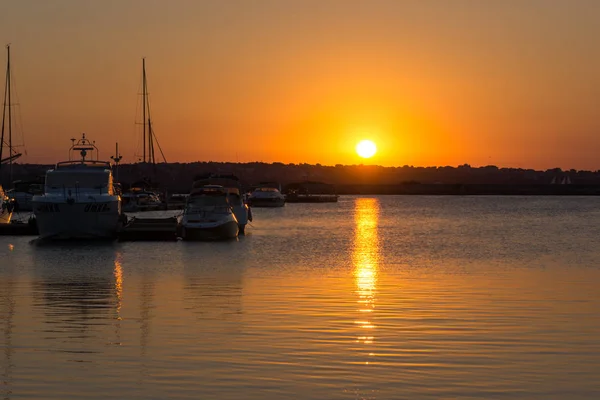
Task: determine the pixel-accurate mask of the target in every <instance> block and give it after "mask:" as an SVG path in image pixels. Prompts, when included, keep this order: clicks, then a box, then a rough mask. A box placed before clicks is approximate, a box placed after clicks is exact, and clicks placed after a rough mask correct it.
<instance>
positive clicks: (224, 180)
mask: <svg viewBox="0 0 600 400" xmlns="http://www.w3.org/2000/svg"><path fill="white" fill-rule="evenodd" d="M207 185H218V186H223V188H224V189H225V191H226V192H227V201H228V202H229V205H230V206H231V208H232V211H233V214H234V215H235V219H236V220H237V222H238V228H239V234H241V235H243V234H244V233H245V231H246V225H247V224H248V222H250V221H252V209H251V208H250V207H249V206H248V204H246V202H245V201H244V198H243V196H242V185H241V184H240V180H239V178H238V177H237V176H235V175H219V174H208V175H203V176H197V177H196V178H195V179H194V183H193V185H192V190H193V189H194V188H201V187H203V186H207Z"/></svg>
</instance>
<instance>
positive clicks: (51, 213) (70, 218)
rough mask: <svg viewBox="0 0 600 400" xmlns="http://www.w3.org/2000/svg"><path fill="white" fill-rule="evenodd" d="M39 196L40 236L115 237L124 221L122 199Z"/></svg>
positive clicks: (35, 207)
mask: <svg viewBox="0 0 600 400" xmlns="http://www.w3.org/2000/svg"><path fill="white" fill-rule="evenodd" d="M36 197H38V196H36ZM36 197H34V199H33V201H32V204H33V211H34V214H35V218H36V223H37V227H38V231H39V236H40V238H43V239H109V238H111V239H112V238H115V237H116V235H117V230H118V227H119V223H120V201H119V200H118V199H117V200H112V201H106V200H103V201H94V202H67V201H65V200H62V201H61V200H59V199H49V198H45V197H44V196H39V197H38V198H37V199H36Z"/></svg>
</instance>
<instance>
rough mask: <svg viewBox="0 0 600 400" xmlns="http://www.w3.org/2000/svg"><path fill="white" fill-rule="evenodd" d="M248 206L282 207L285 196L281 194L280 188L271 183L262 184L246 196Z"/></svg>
mask: <svg viewBox="0 0 600 400" xmlns="http://www.w3.org/2000/svg"><path fill="white" fill-rule="evenodd" d="M248 204H249V205H250V206H252V207H283V206H284V205H285V196H284V195H283V194H281V186H280V185H279V184H277V183H273V182H262V183H261V184H260V185H259V186H258V187H257V188H256V189H254V191H253V192H252V193H251V194H250V196H248Z"/></svg>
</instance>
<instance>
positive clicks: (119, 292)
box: [113, 254, 123, 320]
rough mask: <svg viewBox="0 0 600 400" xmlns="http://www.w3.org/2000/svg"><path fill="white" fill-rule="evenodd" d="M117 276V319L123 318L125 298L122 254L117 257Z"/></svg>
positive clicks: (115, 274)
mask: <svg viewBox="0 0 600 400" xmlns="http://www.w3.org/2000/svg"><path fill="white" fill-rule="evenodd" d="M113 275H114V277H115V295H116V296H117V319H118V320H120V319H121V304H122V299H123V267H122V266H121V261H120V255H119V254H117V257H116V258H115V268H114V270H113Z"/></svg>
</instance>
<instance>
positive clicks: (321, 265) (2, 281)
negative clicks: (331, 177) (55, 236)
mask: <svg viewBox="0 0 600 400" xmlns="http://www.w3.org/2000/svg"><path fill="white" fill-rule="evenodd" d="M254 214H255V221H254V223H253V226H251V227H249V228H248V235H247V236H245V237H241V238H240V239H239V240H238V241H235V242H228V243H187V242H177V243H141V242H137V243H133V242H131V243H112V244H97V243H96V244H93V243H76V244H66V243H63V244H52V245H39V244H34V243H31V238H28V237H6V236H5V237H0V398H1V399H32V398H36V399H38V398H44V399H84V398H88V399H107V398H119V399H121V398H145V399H166V398H173V399H179V398H190V399H198V398H202V399H261V400H264V399H292V398H293V399H440V398H473V399H482V398H486V399H493V398H511V399H513V398H514V399H516V398H523V399H591V398H600V268H599V267H600V246H599V243H600V198H593V197H587V198H583V197H581V198H570V197H451V196H448V197H395V196H390V197H383V196H382V197H342V198H340V202H339V203H337V204H319V205H314V204H288V205H286V207H284V208H281V209H255V210H254Z"/></svg>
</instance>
